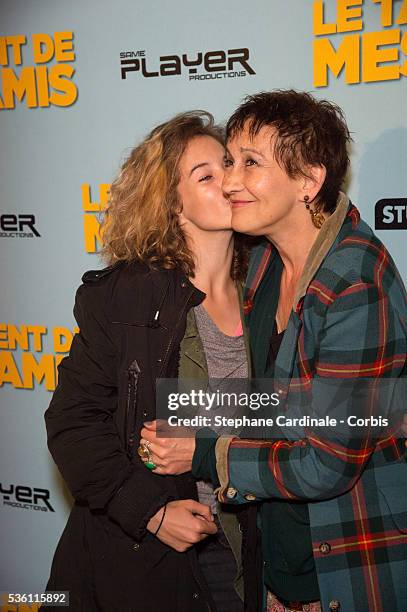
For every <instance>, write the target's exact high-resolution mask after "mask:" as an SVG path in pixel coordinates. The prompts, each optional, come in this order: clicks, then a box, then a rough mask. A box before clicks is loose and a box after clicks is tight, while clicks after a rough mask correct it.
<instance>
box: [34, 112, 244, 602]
mask: <svg viewBox="0 0 407 612" xmlns="http://www.w3.org/2000/svg"><path fill="white" fill-rule="evenodd" d="M223 174H224V145H223V139H222V134H221V132H220V131H219V129H217V128H216V127H215V126H214V124H213V118H212V116H211V115H210V114H208V113H204V112H190V113H185V114H181V115H179V116H177V117H175V118H174V119H172V120H170V121H168V122H166V123H164V124H162V125H160V126H158V127H157V128H155V129H154V130H153V131H152V132H151V134H150V135H149V136H148V137H147V138H146V139H145V140H144V142H142V143H141V144H140V145H139V146H138V147H136V148H135V149H133V151H132V152H131V154H130V156H129V157H128V159H127V160H126V161H125V163H124V165H123V167H122V169H121V172H120V174H119V176H118V177H117V179H116V180H115V181H114V183H113V185H112V188H111V199H110V204H109V206H108V208H107V211H106V215H105V219H104V222H103V226H102V232H103V239H104V256H105V258H106V260H107V262H108V263H109V264H110V266H109V267H108V268H106V269H104V270H99V271H90V272H87V273H86V274H85V275H84V276H83V279H82V280H83V285H81V287H80V288H79V290H78V292H77V295H76V302H75V309H74V314H75V317H76V320H77V322H78V325H79V327H80V333H79V334H77V335H76V336H75V338H74V340H73V343H72V348H71V351H70V355H69V357H67V358H66V359H64V360H63V362H62V363H61V365H60V368H59V383H58V387H57V389H56V391H55V394H54V396H53V399H52V401H51V404H50V406H49V408H48V410H47V411H46V414H45V420H46V425H47V432H48V445H49V449H50V451H51V454H52V456H53V458H54V460H55V462H56V464H57V465H58V468H59V470H60V472H61V474H62V476H63V478H64V480H65V482H66V483H67V485H68V487H69V489H70V491H71V493H72V495H73V497H74V499H75V503H74V506H73V509H72V512H71V514H70V517H69V520H68V523H67V526H66V528H65V530H64V532H63V534H62V537H61V539H60V542H59V544H58V547H57V550H56V553H55V556H54V560H53V564H52V570H51V577H50V580H49V583H48V586H47V588H48V589H50V590H67V591H69V592H70V610H75V611H79V610H83V611H84V612H92V611H96V610H98V611H100V610H103V611H105V612H114V611H117V612H119V611H120V612H136V611H143V612H157V611H158V610H168V611H169V612H172V611H173V612H182V611H185V612H190V611H192V610H196V611H197V612H198V611H201V610H202V611H203V610H205V611H207V610H212V611H213V612H226V611H228V612H241V611H242V610H243V604H242V600H241V597H240V596H239V595H238V594H237V591H236V590H235V588H234V586H235V584H234V582H235V579H236V577H237V574H238V572H239V567H238V566H239V559H238V557H239V551H240V538H241V535H240V532H239V529H238V524H237V521H236V517H235V516H234V514H233V513H228V515H227V516H226V517H225V519H222V517H221V516H219V519H218V518H217V517H214V513H217V511H218V510H220V509H219V508H217V505H216V503H215V497H214V493H213V488H211V487H210V485H208V483H205V482H198V483H197V482H196V480H195V479H194V478H192V477H191V475H190V474H187V475H183V476H178V477H170V478H160V477H157V475H155V474H154V473H153V472H152V471H149V470H148V469H146V467H145V466H144V465H143V464H142V463H141V462H140V460H139V457H138V456H137V446H138V445H137V443H135V440H138V439H139V437H140V430H141V427H142V424H143V422H144V421H146V420H152V419H154V418H155V399H156V398H155V384H156V379H157V378H159V377H161V378H173V377H177V376H178V374H180V375H182V376H192V377H201V378H202V377H205V376H206V377H207V376H208V375H209V376H211V375H212V376H213V375H214V374H213V372H214V371H216V370H217V368H219V367H221V368H222V375H223V376H225V377H227V376H231V375H233V376H236V375H237V374H236V373H238V375H239V376H242V377H244V376H246V377H247V375H248V360H247V355H246V349H245V342H244V338H243V332H242V327H241V317H240V308H239V299H238V285H239V283H240V282H241V281H242V280H243V278H244V275H245V249H244V248H243V246H239V245H237V244H236V242H235V241H234V235H233V232H232V230H231V209H230V204H229V202H228V200H227V199H226V198H225V196H224V194H223V192H222V188H221V185H222V179H223ZM191 346H192V347H193V349H194V351H193V352H192V353H191V351H190V350H189V349H190V348H191ZM220 346H221V347H222V356H223V357H222V363H221V364H220V363H219V360H218V355H217V349H218V347H220ZM139 453H140V454H141V455H144V456H145V457H146V458H149V449H148V447H141V448H140V449H139ZM197 484H198V486H197ZM222 525H223V527H222ZM224 532H227V539H226V537H225V533H224ZM236 588H237V590H238V591H239V586H238V585H237V584H236ZM239 593H240V595H241V590H240V591H239ZM44 609H46V608H44Z"/></svg>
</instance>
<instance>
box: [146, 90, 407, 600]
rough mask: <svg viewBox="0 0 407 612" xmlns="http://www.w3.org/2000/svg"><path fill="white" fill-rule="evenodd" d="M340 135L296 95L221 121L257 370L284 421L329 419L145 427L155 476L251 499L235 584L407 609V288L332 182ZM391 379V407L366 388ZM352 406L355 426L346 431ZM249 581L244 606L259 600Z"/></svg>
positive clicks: (258, 102)
mask: <svg viewBox="0 0 407 612" xmlns="http://www.w3.org/2000/svg"><path fill="white" fill-rule="evenodd" d="M348 141H349V131H348V128H347V126H346V123H345V120H344V117H343V114H342V112H341V110H340V109H339V108H338V107H337V106H336V105H334V104H332V103H329V102H327V101H325V100H317V99H315V98H314V97H312V96H311V95H310V94H306V93H301V92H295V91H274V92H269V93H266V92H265V93H261V94H258V95H254V96H250V97H248V99H247V100H246V101H245V103H244V104H242V105H241V106H240V107H239V108H238V109H237V110H236V111H235V113H234V114H233V115H232V117H231V118H230V120H229V122H228V125H227V149H228V158H227V169H226V172H225V179H224V183H223V187H224V190H225V192H226V193H227V194H228V197H229V199H230V202H231V206H232V226H233V228H234V229H235V230H237V231H239V232H246V233H248V234H251V235H254V236H262V235H264V236H265V237H266V239H265V240H264V242H263V244H262V245H261V246H260V247H258V248H257V249H255V250H254V252H253V254H252V258H251V263H250V267H249V274H248V280H247V284H246V290H245V313H246V314H247V323H248V324H249V328H250V342H251V347H252V354H253V369H254V374H255V376H257V377H258V378H274V383H275V389H276V390H278V392H279V395H280V399H281V404H282V406H284V408H285V410H286V411H287V412H285V413H284V412H283V414H285V415H286V416H287V417H289V416H292V417H295V418H300V417H301V416H303V415H304V414H307V413H308V414H309V413H311V416H314V417H318V418H321V419H326V418H331V417H332V418H333V417H335V418H336V419H337V423H338V426H337V427H335V426H334V425H332V426H330V427H326V428H325V429H324V428H322V429H321V428H318V427H308V428H307V427H300V426H298V427H297V428H295V431H294V433H296V439H293V438H292V437H291V436H290V435H289V434H290V433H291V432H292V429H291V432H290V428H286V429H284V428H283V429H282V431H281V432H280V439H273V435H271V434H270V432H269V435H267V432H265V435H264V439H263V440H244V439H240V438H237V437H235V438H224V437H222V436H220V437H219V438H218V439H217V437H216V436H214V438H213V443H212V446H211V447H209V446H208V443H207V441H205V442H204V441H203V440H202V439H201V438H200V437H197V438H196V444H195V441H194V440H191V439H187V438H185V439H183V438H179V439H175V438H174V439H172V440H168V439H165V438H157V437H156V435H155V424H147V425H146V427H145V428H144V429H143V430H142V440H143V441H144V442H145V443H147V442H149V443H150V451H151V457H152V459H153V461H156V462H157V463H159V464H160V468H159V470H160V472H159V473H160V474H178V473H182V471H183V470H188V469H190V468H191V465H192V466H193V473H194V474H195V475H196V476H197V477H201V478H202V477H205V478H210V479H211V480H212V482H213V483H215V484H218V485H219V484H220V491H219V498H220V499H221V500H222V501H224V502H227V503H229V504H230V505H231V506H233V505H234V504H246V505H250V504H249V502H251V503H252V504H253V501H254V502H259V501H263V503H262V504H261V505H260V508H261V510H260V517H261V525H262V540H263V559H264V564H262V566H263V567H262V571H259V569H258V566H256V564H255V562H254V557H253V555H252V556H250V555H249V554H248V553H250V554H251V551H247V550H246V553H245V559H244V566H245V569H246V570H247V571H248V572H249V573H250V571H251V570H252V569H253V568H254V570H255V571H254V572H253V571H251V579H248V581H247V583H246V584H251V585H255V584H256V580H257V581H260V580H261V579H262V578H264V581H265V584H266V587H267V589H268V610H270V611H272V612H282V611H290V610H304V611H305V610H308V611H309V610H320V609H321V608H322V610H324V612H325V611H326V612H328V610H330V611H339V610H340V611H342V610H343V611H346V612H379V611H382V610H389V611H390V610H392V611H393V610H394V611H396V610H400V611H401V610H407V585H406V580H405V577H406V575H407V462H406V449H405V446H404V442H403V440H402V439H400V437H399V436H400V434H399V432H398V426H399V421H400V412H399V411H400V409H401V411H402V412H404V410H405V397H406V385H405V383H406V373H407V367H406V365H407V361H406V353H407V338H406V331H407V323H406V322H407V299H406V292H405V288H404V286H403V283H402V280H401V278H400V275H399V273H398V271H397V268H396V266H395V264H394V262H393V260H392V259H391V256H390V255H389V253H388V252H387V250H386V249H385V247H384V245H383V244H382V243H381V242H380V241H379V240H378V238H377V237H376V236H375V235H374V233H373V231H372V230H371V228H370V227H369V226H368V225H367V224H366V223H365V222H364V221H363V220H362V219H361V218H360V214H359V212H358V210H357V209H356V207H355V206H353V205H352V203H351V202H350V201H349V199H348V198H347V196H346V195H345V194H344V193H341V192H340V189H341V186H342V184H343V181H344V178H345V174H346V171H347V168H348V162H349V160H348V154H347V144H348ZM389 388H391V389H392V391H393V392H394V394H393V400H394V403H393V404H392V405H391V406H389V405H388V404H387V402H383V401H379V399H378V398H381V393H382V392H383V391H385V390H386V389H389ZM361 399H363V401H365V400H367V401H366V403H364V404H361V403H360V400H361ZM386 399H387V398H386ZM397 400H399V404H398V410H396V409H395V407H396V406H397V403H396V402H397ZM358 401H359V403H358ZM358 411H359V412H358ZM355 416H362V417H368V418H367V421H366V425H365V426H363V425H362V426H359V427H356V428H355V427H353V428H352V422H353V423H354V422H355ZM372 417H373V418H374V419H375V420H376V421H378V420H379V417H384V418H389V420H390V425H391V426H390V427H389V428H386V426H385V424H383V426H381V427H380V426H379V427H377V426H374V425H373V421H372V420H371V418H372ZM348 419H350V422H349V426H348V427H346V426H342V425H341V423H346V422H347V420H348ZM352 419H353V420H352ZM192 461H193V462H192ZM251 518H252V519H253V520H254V522H256V517H255V513H254V516H252V517H251ZM252 522H253V521H252ZM246 540H247V539H246ZM250 559H251V560H252V561H251V560H250ZM250 588H251V590H249V588H247V589H246V597H247V601H248V606H249V608H250V610H260V609H261V608H262V601H261V598H260V597H259V596H258V592H259V591H258V589H256V588H255V587H250ZM249 608H248V609H249Z"/></svg>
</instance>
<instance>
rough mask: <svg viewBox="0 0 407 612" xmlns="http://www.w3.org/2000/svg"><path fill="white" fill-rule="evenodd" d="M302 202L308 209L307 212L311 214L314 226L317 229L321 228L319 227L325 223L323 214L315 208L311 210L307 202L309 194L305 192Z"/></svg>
mask: <svg viewBox="0 0 407 612" xmlns="http://www.w3.org/2000/svg"><path fill="white" fill-rule="evenodd" d="M303 202H304V203H305V208H306V209H307V210H308V211H309V214H310V215H311V221H312V223H313V224H314V227H316V228H317V229H321V227H322V226H323V224H324V223H325V217H324V215H323V214H321V213H319V212H316V211H315V210H312V208H311V206H310V205H309V203H308V202H309V195H307V194H306V195H305V196H304V200H303Z"/></svg>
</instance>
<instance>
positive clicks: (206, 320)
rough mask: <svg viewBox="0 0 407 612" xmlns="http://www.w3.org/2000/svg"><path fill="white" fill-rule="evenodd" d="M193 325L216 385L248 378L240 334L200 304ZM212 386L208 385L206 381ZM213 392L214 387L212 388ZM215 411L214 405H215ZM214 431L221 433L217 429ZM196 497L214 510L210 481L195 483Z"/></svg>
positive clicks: (209, 374) (210, 376)
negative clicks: (221, 325) (217, 322)
mask: <svg viewBox="0 0 407 612" xmlns="http://www.w3.org/2000/svg"><path fill="white" fill-rule="evenodd" d="M194 313H195V319H196V325H197V328H198V332H199V336H200V338H201V341H202V344H203V348H204V351H205V357H206V362H207V365H208V377H209V381H211V379H215V380H216V388H217V389H218V388H219V387H221V388H222V387H223V386H224V387H225V389H226V388H227V385H228V382H227V381H228V379H235V378H239V379H247V377H248V365H247V355H246V347H245V342H244V337H243V335H240V336H227V335H226V334H224V333H223V332H222V331H221V330H220V329H219V328H218V327H217V326H216V325H215V323H214V322H213V321H212V319H211V318H210V316H209V315H208V313H207V312H206V310H205V308H204V307H203V306H202V304H199V306H196V307H195V308H194ZM209 386H210V387H211V385H210V384H209ZM211 390H212V391H215V389H211ZM214 409H215V410H216V407H215V408H214ZM217 433H222V431H221V430H219V429H217ZM197 487H198V497H199V501H200V502H201V503H202V504H206V505H208V506H211V509H212V512H213V513H216V496H215V494H214V492H213V489H214V488H213V485H212V483H210V482H206V481H204V480H199V481H198V482H197Z"/></svg>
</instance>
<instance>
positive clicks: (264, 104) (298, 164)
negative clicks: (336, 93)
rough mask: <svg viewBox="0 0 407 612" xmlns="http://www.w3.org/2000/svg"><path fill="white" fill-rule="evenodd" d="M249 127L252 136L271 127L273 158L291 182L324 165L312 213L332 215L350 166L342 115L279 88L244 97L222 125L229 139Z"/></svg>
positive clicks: (321, 102) (311, 98)
mask: <svg viewBox="0 0 407 612" xmlns="http://www.w3.org/2000/svg"><path fill="white" fill-rule="evenodd" d="M247 124H248V125H249V133H250V135H251V136H255V135H256V134H258V132H259V131H260V130H261V128H262V127H265V126H270V127H273V128H275V130H276V132H277V137H276V140H275V144H274V155H275V158H276V160H277V161H278V163H279V164H280V166H281V167H282V168H284V169H285V171H286V172H287V174H288V176H290V177H291V178H294V177H297V176H301V175H302V176H307V175H306V169H305V168H306V166H321V165H323V166H325V168H326V178H325V181H324V184H323V186H322V187H321V190H320V192H319V194H318V196H317V199H316V204H315V208H316V209H317V210H323V211H325V212H328V213H332V212H333V211H334V210H335V207H336V201H337V198H338V194H339V190H340V189H341V187H342V184H343V182H344V179H345V176H346V172H347V170H348V165H349V156H348V151H347V146H348V143H349V142H350V141H351V140H352V139H351V136H350V133H349V130H348V127H347V125H346V120H345V116H344V114H343V111H342V110H341V109H340V108H339V106H337V105H336V104H334V103H333V102H329V101H328V100H318V99H316V98H314V96H312V95H311V94H310V93H307V92H299V91H295V90H293V89H289V90H283V89H278V90H274V91H270V92H266V91H265V92H260V93H258V94H255V95H252V96H247V97H246V98H245V99H244V101H243V103H242V104H241V105H240V106H239V107H238V108H237V109H236V111H235V112H234V113H233V115H232V116H231V117H230V119H229V121H228V122H227V125H226V137H227V139H230V138H232V137H233V136H235V135H236V134H238V133H239V132H241V131H242V130H243V129H244V127H245V126H246V125H247Z"/></svg>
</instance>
